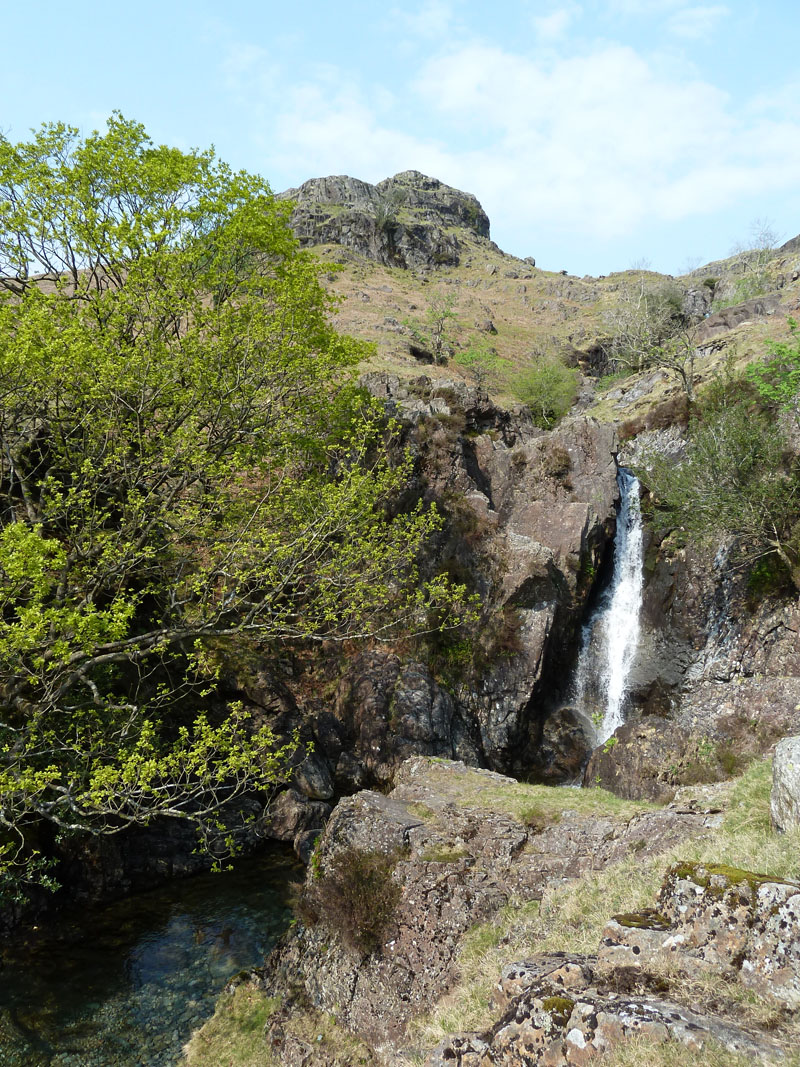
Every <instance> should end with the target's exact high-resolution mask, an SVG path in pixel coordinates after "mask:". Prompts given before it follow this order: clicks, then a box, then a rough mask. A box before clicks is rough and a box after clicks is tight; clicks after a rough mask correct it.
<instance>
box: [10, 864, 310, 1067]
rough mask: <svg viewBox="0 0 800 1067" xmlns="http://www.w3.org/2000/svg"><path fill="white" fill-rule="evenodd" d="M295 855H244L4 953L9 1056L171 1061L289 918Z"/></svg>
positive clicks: (74, 1062) (59, 1064)
mask: <svg viewBox="0 0 800 1067" xmlns="http://www.w3.org/2000/svg"><path fill="white" fill-rule="evenodd" d="M298 877H300V868H299V867H298V864H297V862H296V861H295V860H294V858H290V857H287V856H285V855H280V856H277V857H276V856H274V855H273V856H271V857H269V858H266V859H265V858H261V859H258V860H248V861H246V862H243V863H241V864H240V865H239V866H238V867H237V869H236V870H234V871H232V872H229V873H227V874H224V875H201V876H199V877H196V878H191V879H185V880H182V881H180V882H175V883H172V884H171V885H169V886H167V887H165V888H163V889H160V890H157V891H154V892H151V893H145V894H140V895H137V896H135V897H130V898H128V899H126V900H122V901H118V902H117V903H115V904H112V905H109V906H107V907H105V908H102V909H97V910H93V911H87V910H84V911H82V912H80V913H74V914H72V915H69V916H66V917H65V918H64V919H63V920H62V922H61V923H60V926H59V936H58V938H57V939H55V938H53V937H48V938H41V939H39V940H33V939H28V941H27V942H26V943H25V944H23V945H17V946H11V947H6V948H4V949H3V951H2V954H0V1063H2V1064H3V1065H6V1064H7V1065H8V1067H67V1065H70V1067H78V1065H80V1067H116V1065H120V1067H121V1065H125V1067H132V1065H137V1067H139V1065H141V1067H164V1065H167V1064H174V1063H175V1062H176V1060H177V1058H178V1057H179V1055H180V1048H181V1046H182V1044H183V1043H184V1042H185V1041H186V1040H187V1038H188V1036H189V1034H190V1033H191V1031H192V1030H193V1029H194V1028H195V1027H196V1026H198V1025H199V1024H200V1023H201V1022H202V1020H203V1019H205V1018H207V1017H208V1016H209V1015H210V1014H211V1013H212V1011H213V1007H214V1001H215V999H216V996H217V995H218V993H219V990H220V988H221V986H222V985H223V984H224V982H225V981H226V979H227V978H229V977H230V976H231V975H232V974H235V973H236V972H238V971H240V970H243V969H245V968H247V967H251V966H254V965H256V964H259V963H260V962H261V961H262V960H263V958H264V956H265V954H266V953H267V952H268V951H269V950H270V948H271V947H272V946H273V945H274V943H275V941H276V940H277V938H278V937H279V936H280V934H281V933H282V932H283V930H285V928H286V926H287V925H288V922H289V919H290V917H291V914H290V910H289V904H288V886H289V882H290V881H292V880H296V879H297V878H298Z"/></svg>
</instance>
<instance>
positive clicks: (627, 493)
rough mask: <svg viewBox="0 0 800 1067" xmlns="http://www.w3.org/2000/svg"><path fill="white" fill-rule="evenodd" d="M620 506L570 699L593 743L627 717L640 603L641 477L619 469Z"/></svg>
mask: <svg viewBox="0 0 800 1067" xmlns="http://www.w3.org/2000/svg"><path fill="white" fill-rule="evenodd" d="M617 484H618V485H619V492H620V505H619V511H618V513H617V532H616V535H615V537H614V570H613V574H612V577H611V582H610V584H609V585H608V587H607V588H606V589H605V590H604V592H603V593H602V595H601V597H600V599H599V600H598V603H597V605H596V607H595V609H594V611H593V612H592V614H591V616H590V617H589V620H588V621H587V622H586V624H585V625H584V627H583V630H582V633H581V650H580V654H579V656H578V665H577V668H576V671H575V679H574V682H573V692H572V698H571V703H572V704H573V705H574V706H575V707H576V708H578V709H579V711H581V712H583V714H585V715H586V716H587V717H589V718H591V721H592V723H593V724H594V727H595V732H596V738H597V744H602V743H603V742H604V741H606V740H607V739H608V738H609V737H610V736H611V735H612V734H613V733H614V731H615V730H616V729H617V727H618V726H621V725H622V723H623V722H624V721H625V719H624V704H625V694H626V692H627V685H628V678H629V675H630V672H631V667H632V666H633V661H634V657H635V656H636V648H637V646H638V643H639V611H640V608H641V602H642V584H643V574H642V511H641V504H640V499H639V482H638V481H637V479H636V478H635V477H634V475H633V474H632V473H631V472H630V471H628V470H625V469H624V468H622V467H621V468H620V470H619V473H618V474H617Z"/></svg>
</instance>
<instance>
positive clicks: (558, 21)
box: [533, 6, 576, 41]
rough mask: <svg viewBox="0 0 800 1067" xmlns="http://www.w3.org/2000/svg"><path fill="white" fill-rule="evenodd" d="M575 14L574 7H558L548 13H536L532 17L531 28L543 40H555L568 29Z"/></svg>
mask: <svg viewBox="0 0 800 1067" xmlns="http://www.w3.org/2000/svg"><path fill="white" fill-rule="evenodd" d="M575 14H576V7H575V6H570V7H560V8H557V9H556V10H555V11H551V12H550V14H549V15H537V16H534V18H533V28H534V29H535V30H536V33H537V34H538V36H539V37H540V38H541V39H542V40H543V41H556V40H558V39H559V38H562V37H563V36H564V34H565V33H566V32H567V30H568V29H569V27H570V25H571V24H572V21H573V19H574V17H575Z"/></svg>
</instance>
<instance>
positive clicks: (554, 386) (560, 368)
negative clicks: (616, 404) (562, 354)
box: [512, 357, 578, 429]
mask: <svg viewBox="0 0 800 1067" xmlns="http://www.w3.org/2000/svg"><path fill="white" fill-rule="evenodd" d="M512 388H513V391H514V395H515V396H516V398H517V399H518V400H520V401H522V403H523V404H525V405H527V407H528V408H529V410H530V413H531V416H532V418H533V421H534V423H535V424H536V425H537V426H541V427H542V428H543V429H549V428H550V427H551V426H553V425H555V423H557V422H558V420H559V419H560V418H562V417H563V416H564V415H566V413H567V412H568V411H569V409H570V408H571V407H572V405H573V404H574V403H575V397H576V395H577V392H578V371H577V370H575V369H574V368H572V367H567V366H566V365H565V364H564V363H562V362H561V360H559V359H557V358H555V357H552V358H549V357H546V358H543V359H542V360H541V361H540V362H539V363H536V364H535V365H534V366H532V367H529V368H528V369H527V370H524V371H522V372H521V373H520V374H519V375H518V376H517V378H516V379H515V380H514V382H513V383H512Z"/></svg>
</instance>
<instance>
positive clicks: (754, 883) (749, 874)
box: [664, 862, 798, 896]
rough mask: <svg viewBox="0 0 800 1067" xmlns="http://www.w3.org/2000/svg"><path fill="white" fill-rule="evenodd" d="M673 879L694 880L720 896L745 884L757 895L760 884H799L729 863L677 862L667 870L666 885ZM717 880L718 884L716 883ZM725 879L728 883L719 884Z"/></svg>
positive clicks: (696, 883)
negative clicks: (732, 865)
mask: <svg viewBox="0 0 800 1067" xmlns="http://www.w3.org/2000/svg"><path fill="white" fill-rule="evenodd" d="M673 879H674V880H675V881H681V880H684V879H685V880H688V881H690V882H694V884H695V885H698V886H701V887H702V888H703V889H705V890H706V891H708V892H710V893H712V894H714V895H719V896H721V895H723V894H724V893H726V892H727V891H728V889H733V888H735V887H740V886H743V885H746V886H748V887H749V889H750V890H751V892H752V893H753V895H755V893H756V892H757V891H758V889H759V887H760V886H762V885H766V884H771V885H792V886H793V885H798V883H796V882H789V881H787V880H786V879H785V878H778V877H777V876H776V875H774V874H759V873H758V872H756V871H746V870H743V869H742V868H741V867H731V866H730V865H729V864H727V863H686V862H683V863H676V864H675V865H674V866H673V867H670V869H669V870H668V871H667V876H666V878H665V880H664V885H665V886H666V885H667V884H668V883H669V882H670V881H671V880H673ZM715 880H716V881H717V884H714V883H715ZM723 880H724V882H725V883H727V884H724V885H723V884H719V882H720V881H723Z"/></svg>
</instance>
